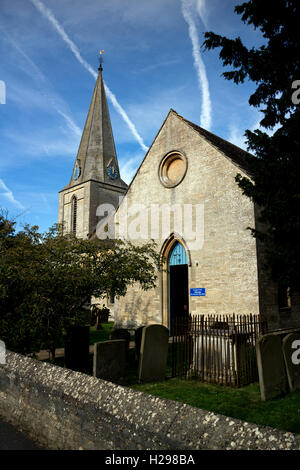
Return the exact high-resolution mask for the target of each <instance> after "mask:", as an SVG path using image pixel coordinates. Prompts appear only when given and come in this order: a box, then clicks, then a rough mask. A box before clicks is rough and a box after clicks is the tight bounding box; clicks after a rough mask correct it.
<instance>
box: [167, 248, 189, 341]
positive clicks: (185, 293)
mask: <svg viewBox="0 0 300 470" xmlns="http://www.w3.org/2000/svg"><path fill="white" fill-rule="evenodd" d="M188 286H189V279H188V259H187V254H186V251H185V249H184V246H183V245H182V244H181V243H180V242H178V241H176V242H175V243H174V244H173V246H172V248H171V250H170V253H169V257H168V290H169V292H168V294H169V295H168V299H169V328H170V332H171V333H172V328H173V326H174V321H175V318H177V317H183V316H186V315H188V314H189V287H188Z"/></svg>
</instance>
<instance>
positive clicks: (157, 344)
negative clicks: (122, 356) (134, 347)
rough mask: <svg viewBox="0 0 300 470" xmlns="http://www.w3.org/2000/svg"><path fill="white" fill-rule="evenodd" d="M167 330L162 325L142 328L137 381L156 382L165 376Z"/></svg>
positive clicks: (167, 342)
mask: <svg viewBox="0 0 300 470" xmlns="http://www.w3.org/2000/svg"><path fill="white" fill-rule="evenodd" d="M168 344H169V330H168V328H166V327H165V326H162V325H150V326H146V327H145V328H143V334H142V344H141V350H140V360H139V382H158V381H160V380H164V379H165V376H166V367H167V358H168Z"/></svg>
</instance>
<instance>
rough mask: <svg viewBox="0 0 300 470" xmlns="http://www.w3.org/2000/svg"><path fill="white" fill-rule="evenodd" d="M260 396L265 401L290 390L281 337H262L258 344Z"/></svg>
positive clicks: (268, 335) (269, 335) (271, 335)
mask: <svg viewBox="0 0 300 470" xmlns="http://www.w3.org/2000/svg"><path fill="white" fill-rule="evenodd" d="M256 357H257V368H258V375H259V385H260V394H261V399H262V400H263V401H265V400H270V399H271V398H275V397H278V396H280V395H283V394H284V393H286V392H287V390H288V384H287V377H286V372H285V364H284V359H283V353H282V346H281V340H280V337H279V336H277V335H275V334H267V335H264V336H261V337H260V338H259V339H258V341H257V343H256Z"/></svg>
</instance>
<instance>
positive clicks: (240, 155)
mask: <svg viewBox="0 0 300 470" xmlns="http://www.w3.org/2000/svg"><path fill="white" fill-rule="evenodd" d="M171 111H172V112H173V113H174V114H176V116H177V117H178V118H179V119H181V120H182V121H184V122H185V123H186V124H188V125H189V126H190V127H192V128H193V129H194V130H195V131H197V132H198V133H199V134H200V135H201V136H202V137H204V139H205V140H207V141H209V142H210V143H211V144H212V145H214V147H216V148H217V149H218V150H220V151H221V152H222V153H223V154H224V155H226V157H228V158H229V159H230V160H232V161H233V162H234V163H235V164H236V165H237V166H239V167H240V168H241V169H242V170H244V171H246V173H249V174H251V170H250V164H249V160H252V159H253V158H255V157H254V156H253V155H252V154H251V153H249V152H246V150H243V149H241V148H240V147H238V146H237V145H234V144H232V143H231V142H229V141H228V140H225V139H222V137H219V136H217V135H215V134H213V133H212V132H209V131H207V130H206V129H203V127H200V126H198V125H197V124H195V123H193V122H191V121H189V120H188V119H185V118H184V117H182V116H180V114H178V113H177V112H176V111H175V110H174V109H171Z"/></svg>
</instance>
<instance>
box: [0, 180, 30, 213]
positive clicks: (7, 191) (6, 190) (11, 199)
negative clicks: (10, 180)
mask: <svg viewBox="0 0 300 470" xmlns="http://www.w3.org/2000/svg"><path fill="white" fill-rule="evenodd" d="M0 188H1V189H3V190H4V192H1V193H0V196H3V197H5V198H6V199H7V200H8V201H9V202H11V203H12V204H13V205H14V206H16V207H18V208H19V209H24V206H23V205H22V204H21V203H20V202H19V201H18V200H17V199H15V197H14V195H13V193H12V191H11V190H10V189H9V188H8V187H7V186H6V184H5V183H4V181H3V180H2V179H0Z"/></svg>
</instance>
